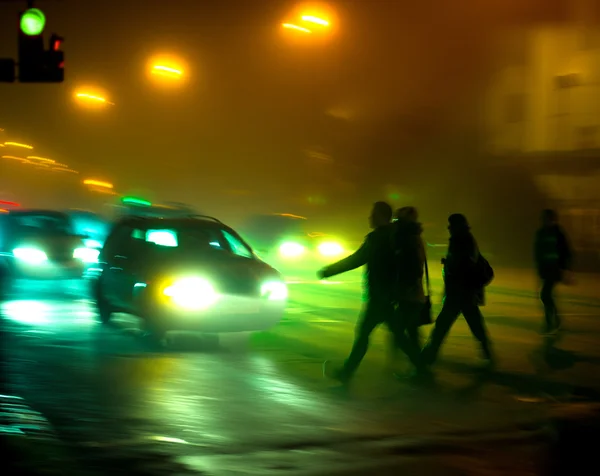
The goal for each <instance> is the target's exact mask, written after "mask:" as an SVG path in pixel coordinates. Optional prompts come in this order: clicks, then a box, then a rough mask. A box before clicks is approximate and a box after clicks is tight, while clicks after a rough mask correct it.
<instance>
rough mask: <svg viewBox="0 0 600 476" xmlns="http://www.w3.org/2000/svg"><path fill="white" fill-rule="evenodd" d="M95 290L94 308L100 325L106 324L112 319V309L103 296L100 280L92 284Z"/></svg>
mask: <svg viewBox="0 0 600 476" xmlns="http://www.w3.org/2000/svg"><path fill="white" fill-rule="evenodd" d="M94 286H95V290H94V294H95V298H96V308H97V309H98V315H99V317H100V322H101V323H102V324H108V323H109V322H110V318H111V317H112V309H111V307H110V303H109V302H108V299H106V296H105V295H104V291H103V289H102V281H101V279H98V280H96V283H95V284H94Z"/></svg>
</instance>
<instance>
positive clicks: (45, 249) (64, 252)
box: [0, 210, 100, 280]
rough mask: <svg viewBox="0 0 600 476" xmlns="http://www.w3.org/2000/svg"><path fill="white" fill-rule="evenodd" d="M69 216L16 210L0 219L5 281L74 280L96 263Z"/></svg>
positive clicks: (95, 257) (0, 243) (48, 211)
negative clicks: (6, 279) (6, 277)
mask: <svg viewBox="0 0 600 476" xmlns="http://www.w3.org/2000/svg"><path fill="white" fill-rule="evenodd" d="M85 238H86V237H85V236H82V235H78V234H77V233H75V231H74V229H73V226H72V223H71V220H70V219H69V216H68V215H67V214H65V213H62V212H58V211H53V210H18V211H11V212H10V213H8V214H3V215H1V216H0V253H1V256H2V261H3V265H4V268H5V270H6V273H7V276H8V279H10V280H14V279H23V278H25V279H77V278H81V277H82V276H83V273H84V271H85V269H86V267H87V266H88V265H89V264H91V263H95V262H96V261H97V258H98V255H99V253H100V251H99V250H94V249H91V248H87V247H86V246H85V244H84V241H83V240H84V239H85Z"/></svg>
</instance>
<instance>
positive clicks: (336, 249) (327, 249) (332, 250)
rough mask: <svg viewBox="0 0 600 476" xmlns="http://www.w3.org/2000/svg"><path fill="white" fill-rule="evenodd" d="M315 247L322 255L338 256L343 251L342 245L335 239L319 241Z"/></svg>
mask: <svg viewBox="0 0 600 476" xmlns="http://www.w3.org/2000/svg"><path fill="white" fill-rule="evenodd" d="M317 249H318V250H319V254H321V255H322V256H339V255H341V254H342V253H343V252H344V247H343V246H342V245H340V244H339V243H336V242H335V241H327V242H325V243H321V244H320V245H319V246H318V247H317Z"/></svg>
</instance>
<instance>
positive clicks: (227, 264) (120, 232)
mask: <svg viewBox="0 0 600 476" xmlns="http://www.w3.org/2000/svg"><path fill="white" fill-rule="evenodd" d="M97 271H98V273H97V275H96V276H95V277H94V281H93V283H94V284H93V293H94V297H95V301H96V305H97V309H98V313H99V317H100V321H101V322H102V323H108V322H109V321H110V320H111V318H112V316H113V314H114V313H116V312H123V313H128V314H132V315H134V316H137V317H139V318H140V319H141V320H142V322H143V324H144V327H145V328H146V330H147V333H148V335H149V336H151V337H152V338H153V339H155V340H162V339H164V337H165V336H166V334H167V333H168V332H169V331H196V332H200V333H204V334H211V335H212V336H213V337H215V338H218V335H219V334H221V333H230V332H253V331H262V330H266V329H269V328H271V327H272V326H274V325H275V324H277V323H278V322H279V321H280V320H281V318H282V316H283V312H284V309H285V305H286V301H287V287H286V285H285V283H284V282H283V279H282V277H281V275H280V274H279V272H278V271H276V270H275V269H274V268H272V267H271V266H269V265H268V264H266V263H265V262H264V261H262V260H261V259H259V258H258V256H257V255H256V254H255V253H254V251H253V250H252V248H251V247H250V246H249V245H248V244H247V243H246V242H245V241H244V240H243V239H242V238H241V237H240V235H238V233H236V231H235V230H233V229H232V228H231V227H229V226H227V225H225V224H224V223H222V222H221V221H220V220H218V219H216V218H213V217H207V216H193V217H185V218H179V217H175V218H153V217H124V218H122V219H121V220H120V221H118V222H117V223H116V224H115V225H114V227H113V229H112V231H111V232H110V234H109V236H108V238H107V240H106V243H105V245H104V247H103V248H102V251H101V253H100V258H99V265H98V267H97Z"/></svg>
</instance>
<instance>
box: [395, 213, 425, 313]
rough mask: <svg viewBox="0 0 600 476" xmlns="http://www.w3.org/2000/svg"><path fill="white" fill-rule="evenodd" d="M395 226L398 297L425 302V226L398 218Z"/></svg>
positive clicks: (402, 299)
mask: <svg viewBox="0 0 600 476" xmlns="http://www.w3.org/2000/svg"><path fill="white" fill-rule="evenodd" d="M393 227H394V231H393V234H392V242H393V244H394V252H395V256H396V267H397V271H396V273H397V274H396V276H397V287H396V292H397V298H398V300H399V301H419V302H424V301H425V293H424V291H423V274H424V269H425V245H424V243H423V239H422V237H421V234H422V233H423V227H422V226H421V224H420V223H417V222H414V221H410V220H398V221H397V222H396V223H394V225H393Z"/></svg>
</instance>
